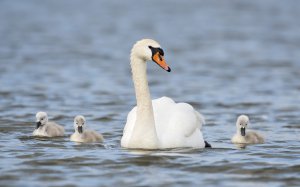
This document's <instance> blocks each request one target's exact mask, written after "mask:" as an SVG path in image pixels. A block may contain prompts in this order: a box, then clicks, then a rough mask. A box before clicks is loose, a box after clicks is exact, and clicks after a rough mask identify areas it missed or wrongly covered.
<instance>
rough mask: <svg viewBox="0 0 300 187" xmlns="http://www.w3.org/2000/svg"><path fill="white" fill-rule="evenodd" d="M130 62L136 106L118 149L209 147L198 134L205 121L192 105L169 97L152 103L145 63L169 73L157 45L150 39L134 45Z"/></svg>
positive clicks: (200, 134)
mask: <svg viewBox="0 0 300 187" xmlns="http://www.w3.org/2000/svg"><path fill="white" fill-rule="evenodd" d="M130 60H131V63H130V64H131V70H132V78H133V83H134V88H135V94H136V100H137V106H136V107H134V108H133V109H132V110H131V111H130V112H129V114H128V116H127V122H126V125H125V128H124V131H123V137H122V139H121V146H122V147H125V148H134V149H166V148H178V147H192V148H204V147H205V145H209V144H207V143H206V142H205V141H204V139H203V136H202V132H201V127H202V124H203V123H204V119H203V117H202V115H200V114H199V113H198V112H197V111H195V110H194V108H193V107H192V106H191V105H189V104H187V103H175V102H174V101H173V100H172V99H171V98H168V97H161V98H159V99H155V100H152V101H151V96H150V92H149V87H148V81H147V75H146V70H147V68H146V62H147V61H150V60H153V61H154V62H155V63H157V64H158V65H159V66H160V67H162V68H163V69H164V70H166V71H168V72H170V71H171V69H170V67H169V66H168V65H167V64H166V62H165V60H164V52H163V50H162V49H161V47H160V45H159V44H158V43H157V42H156V41H154V40H151V39H143V40H140V41H138V42H137V43H136V44H135V45H134V46H133V48H132V50H131V55H130Z"/></svg>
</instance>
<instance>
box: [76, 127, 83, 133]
mask: <svg viewBox="0 0 300 187" xmlns="http://www.w3.org/2000/svg"><path fill="white" fill-rule="evenodd" d="M77 129H78V132H79V133H80V134H81V133H82V126H78V128H77Z"/></svg>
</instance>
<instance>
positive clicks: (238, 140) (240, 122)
mask: <svg viewBox="0 0 300 187" xmlns="http://www.w3.org/2000/svg"><path fill="white" fill-rule="evenodd" d="M248 125H249V117H248V116H246V115H240V116H239V117H238V119H237V122H236V128H237V132H236V134H235V135H233V137H232V138H231V142H232V143H235V144H261V143H264V137H263V136H262V135H260V134H259V133H258V132H255V131H249V130H247V128H248ZM241 128H245V135H244V136H242V135H241Z"/></svg>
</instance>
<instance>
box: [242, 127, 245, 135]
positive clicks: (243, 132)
mask: <svg viewBox="0 0 300 187" xmlns="http://www.w3.org/2000/svg"><path fill="white" fill-rule="evenodd" d="M241 135H242V136H245V135H246V128H245V127H242V128H241Z"/></svg>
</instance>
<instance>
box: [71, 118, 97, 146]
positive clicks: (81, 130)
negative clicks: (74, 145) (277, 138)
mask: <svg viewBox="0 0 300 187" xmlns="http://www.w3.org/2000/svg"><path fill="white" fill-rule="evenodd" d="M85 128H86V124H85V118H84V116H81V115H79V116H76V117H75V118H74V129H75V133H74V134H72V135H71V137H70V140H71V141H73V142H80V143H90V142H103V136H102V135H101V134H99V133H97V132H96V131H92V130H85Z"/></svg>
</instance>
